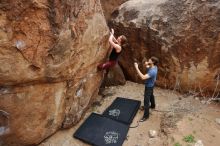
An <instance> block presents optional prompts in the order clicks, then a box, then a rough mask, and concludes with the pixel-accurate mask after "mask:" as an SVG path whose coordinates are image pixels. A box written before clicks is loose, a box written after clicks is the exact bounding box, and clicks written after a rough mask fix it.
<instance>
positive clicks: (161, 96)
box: [39, 82, 220, 146]
mask: <svg viewBox="0 0 220 146" xmlns="http://www.w3.org/2000/svg"><path fill="white" fill-rule="evenodd" d="M143 92H144V85H141V84H136V83H133V82H127V83H126V85H125V86H115V87H108V88H106V89H105V90H104V91H103V96H102V97H101V98H100V99H101V100H100V101H99V102H96V103H95V104H94V105H93V106H92V107H91V108H90V109H89V110H88V111H87V113H86V115H85V116H84V117H83V118H82V120H81V121H80V122H79V123H78V124H77V125H76V126H74V127H73V128H71V129H68V130H62V131H58V132H57V133H55V134H54V135H53V136H51V137H50V138H48V139H47V140H45V141H44V142H42V143H41V144H40V145H39V146H89V145H88V144H85V143H83V142H81V141H79V140H77V139H75V138H73V137H72V135H73V133H74V132H75V131H76V129H77V128H78V127H79V126H80V125H81V124H82V122H83V121H84V120H85V119H86V118H87V117H88V116H89V115H90V114H91V113H92V112H96V113H100V114H101V113H102V112H103V111H104V110H105V109H106V108H107V107H108V106H109V105H110V104H111V103H112V101H113V100H114V99H115V98H116V97H127V98H132V99H136V100H140V101H142V104H143ZM155 97H156V104H157V106H156V110H152V111H151V115H150V118H149V119H148V120H147V121H145V122H142V123H139V126H138V127H137V128H130V129H129V132H128V136H127V140H125V141H124V144H123V146H194V145H195V142H196V141H197V140H202V143H203V144H204V146H219V145H220V138H219V136H220V125H219V124H217V123H216V122H215V119H216V118H220V104H219V103H212V104H209V105H204V104H201V102H200V101H199V100H196V99H195V98H194V97H193V96H183V95H181V94H180V93H178V92H175V91H170V90H164V89H160V88H155ZM142 115H143V111H142V110H139V111H138V113H137V115H136V116H135V118H134V120H133V123H132V124H131V126H136V125H137V121H139V120H140V119H141V117H142ZM149 130H156V131H157V136H156V137H155V138H149V134H148V132H149ZM190 134H191V135H192V136H194V140H195V142H193V143H188V142H186V141H185V140H183V138H184V137H185V136H188V135H190Z"/></svg>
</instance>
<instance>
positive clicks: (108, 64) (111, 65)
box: [98, 60, 116, 70]
mask: <svg viewBox="0 0 220 146" xmlns="http://www.w3.org/2000/svg"><path fill="white" fill-rule="evenodd" d="M115 64H116V61H114V60H110V61H108V62H105V63H103V64H100V65H99V66H98V69H99V70H104V69H109V68H110V67H113V66H114V65H115Z"/></svg>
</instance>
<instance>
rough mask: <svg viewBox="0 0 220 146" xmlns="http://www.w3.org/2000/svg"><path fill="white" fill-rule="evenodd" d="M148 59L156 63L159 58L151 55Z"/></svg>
mask: <svg viewBox="0 0 220 146" xmlns="http://www.w3.org/2000/svg"><path fill="white" fill-rule="evenodd" d="M150 59H151V60H152V62H153V64H154V65H157V64H158V62H159V59H158V58H157V57H154V56H152V57H151V58H150Z"/></svg>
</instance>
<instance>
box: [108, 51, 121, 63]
mask: <svg viewBox="0 0 220 146" xmlns="http://www.w3.org/2000/svg"><path fill="white" fill-rule="evenodd" d="M120 54H121V51H120V52H119V53H117V52H116V50H115V48H113V50H112V52H111V54H110V56H109V60H111V61H117V59H118V56H119V55H120Z"/></svg>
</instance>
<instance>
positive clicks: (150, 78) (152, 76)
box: [134, 57, 159, 122]
mask: <svg viewBox="0 0 220 146" xmlns="http://www.w3.org/2000/svg"><path fill="white" fill-rule="evenodd" d="M158 61H159V60H158V58H156V57H151V58H150V59H149V61H148V62H145V65H146V68H147V73H146V74H143V73H141V71H140V70H139V68H138V64H137V63H136V62H135V63H134V66H135V69H136V71H137V73H138V75H139V77H140V78H141V79H142V80H145V91H144V115H143V118H142V119H141V120H140V122H143V121H145V120H147V119H148V118H149V108H152V109H154V108H155V106H156V104H155V99H154V93H153V91H154V85H155V81H156V78H157V71H158V69H157V63H158Z"/></svg>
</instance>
